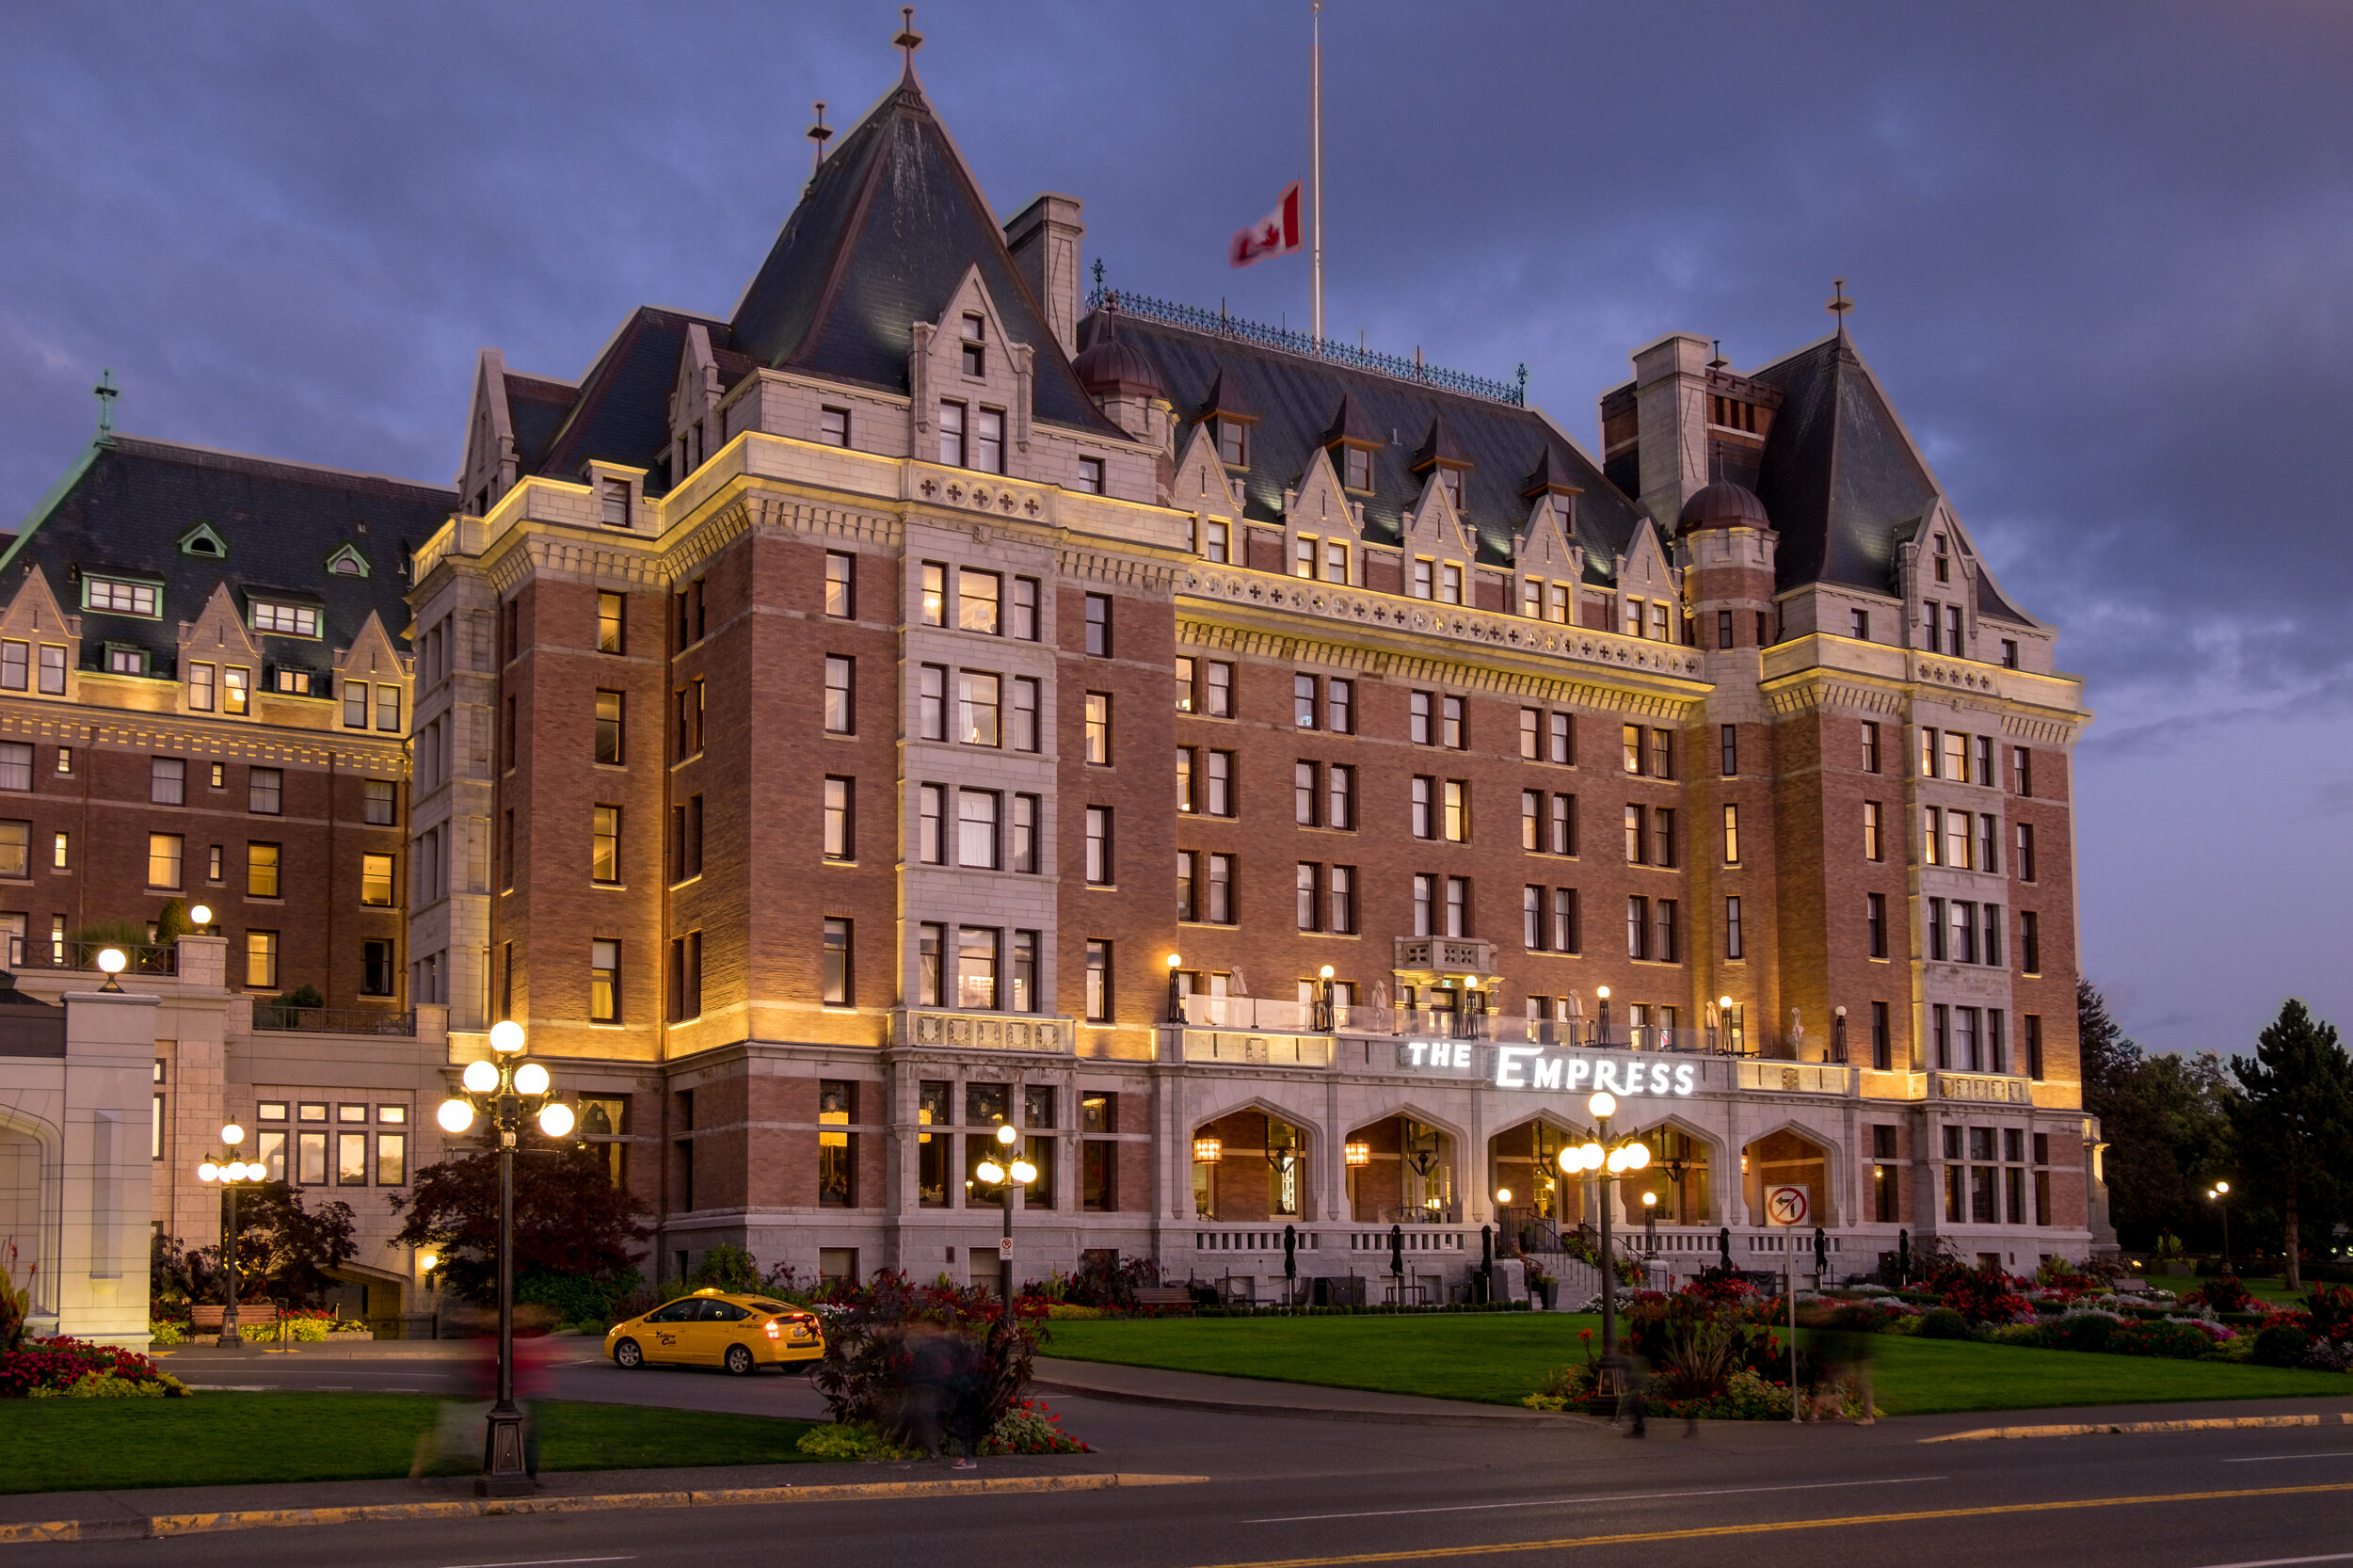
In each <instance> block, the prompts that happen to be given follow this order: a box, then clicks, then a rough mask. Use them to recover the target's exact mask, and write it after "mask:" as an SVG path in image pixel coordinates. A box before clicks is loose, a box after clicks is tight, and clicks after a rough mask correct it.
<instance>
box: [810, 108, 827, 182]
mask: <svg viewBox="0 0 2353 1568" xmlns="http://www.w3.org/2000/svg"><path fill="white" fill-rule="evenodd" d="M808 139H809V140H811V141H813V142H815V143H816V144H817V145H816V147H815V148H814V149H812V150H811V151H812V153H813V155H812V156H811V157H810V159H809V161H808V172H809V177H810V178H811V179H814V178H816V175H817V170H818V169H819V168H821V167H822V166H823V165H824V161H825V143H827V142H828V141H831V140H832V139H833V132H832V130H831V129H830V128H828V127H827V126H826V124H825V101H824V99H822V98H820V99H819V100H817V123H816V124H814V125H812V126H810V127H809V128H808Z"/></svg>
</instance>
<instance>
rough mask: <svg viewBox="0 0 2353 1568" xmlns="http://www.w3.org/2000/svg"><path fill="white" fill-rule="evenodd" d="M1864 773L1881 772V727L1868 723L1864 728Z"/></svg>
mask: <svg viewBox="0 0 2353 1568" xmlns="http://www.w3.org/2000/svg"><path fill="white" fill-rule="evenodd" d="M1863 771H1864V772H1865V773H1877V772H1879V771H1880V727H1879V726H1878V725H1876V724H1871V723H1867V722H1866V723H1865V725H1864V727H1863Z"/></svg>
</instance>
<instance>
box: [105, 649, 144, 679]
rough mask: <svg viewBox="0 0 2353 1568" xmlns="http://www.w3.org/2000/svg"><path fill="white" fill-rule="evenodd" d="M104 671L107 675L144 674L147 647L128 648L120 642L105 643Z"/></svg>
mask: <svg viewBox="0 0 2353 1568" xmlns="http://www.w3.org/2000/svg"><path fill="white" fill-rule="evenodd" d="M106 673H107V674H109V675H145V674H146V673H147V649H145V648H128V647H125V646H124V645H122V644H120V643H108V644H107V645H106Z"/></svg>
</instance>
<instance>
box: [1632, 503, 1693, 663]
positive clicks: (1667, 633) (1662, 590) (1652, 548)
mask: <svg viewBox="0 0 2353 1568" xmlns="http://www.w3.org/2000/svg"><path fill="white" fill-rule="evenodd" d="M1688 619H1689V617H1687V616H1685V615H1684V611H1683V584H1682V574H1681V573H1679V572H1678V571H1676V570H1675V568H1674V567H1673V565H1672V564H1671V563H1670V562H1669V561H1668V559H1667V552H1666V550H1665V548H1664V547H1663V546H1661V545H1660V543H1659V542H1658V529H1657V526H1656V525H1655V524H1653V523H1652V521H1651V520H1650V519H1649V518H1647V517H1645V518H1643V519H1641V520H1640V521H1638V522H1637V523H1636V524H1635V525H1634V533H1633V536H1631V537H1630V538H1628V539H1627V540H1626V545H1625V554H1623V555H1621V556H1620V557H1619V558H1618V630H1619V631H1620V632H1625V634H1626V635H1627V636H1629V637H1645V638H1648V639H1649V640H1650V641H1652V642H1659V643H1680V642H1689V641H1690V637H1689V626H1688Z"/></svg>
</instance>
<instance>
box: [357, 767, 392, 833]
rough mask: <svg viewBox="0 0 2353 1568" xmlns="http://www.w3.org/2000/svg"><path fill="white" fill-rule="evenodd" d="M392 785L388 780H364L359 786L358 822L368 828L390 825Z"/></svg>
mask: <svg viewBox="0 0 2353 1568" xmlns="http://www.w3.org/2000/svg"><path fill="white" fill-rule="evenodd" d="M393 808H394V796H393V783H392V780H391V779H389V778H370V779H364V780H362V781H361V783H360V821H361V822H363V823H365V824H367V825H368V826H370V827H390V826H392V812H393Z"/></svg>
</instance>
